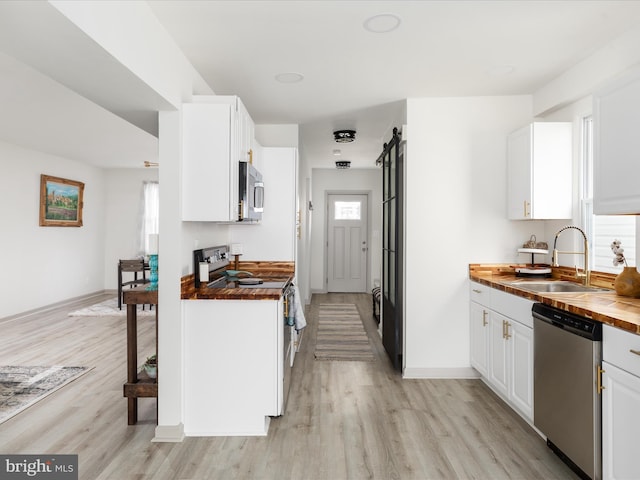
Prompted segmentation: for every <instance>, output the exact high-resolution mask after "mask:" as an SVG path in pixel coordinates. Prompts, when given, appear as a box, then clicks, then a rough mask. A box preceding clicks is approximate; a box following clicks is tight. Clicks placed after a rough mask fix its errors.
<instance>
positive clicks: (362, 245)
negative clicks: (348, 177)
mask: <svg viewBox="0 0 640 480" xmlns="http://www.w3.org/2000/svg"><path fill="white" fill-rule="evenodd" d="M328 204H329V209H328V210H329V211H328V220H327V237H328V238H327V249H328V251H327V290H328V291H329V292H366V291H367V253H368V246H367V232H368V228H367V195H362V194H330V195H329V198H328Z"/></svg>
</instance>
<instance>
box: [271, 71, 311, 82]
mask: <svg viewBox="0 0 640 480" xmlns="http://www.w3.org/2000/svg"><path fill="white" fill-rule="evenodd" d="M275 78H276V80H277V81H278V82H280V83H298V82H301V81H302V80H304V75H302V74H301V73H297V72H284V73H279V74H277V75H276V77H275Z"/></svg>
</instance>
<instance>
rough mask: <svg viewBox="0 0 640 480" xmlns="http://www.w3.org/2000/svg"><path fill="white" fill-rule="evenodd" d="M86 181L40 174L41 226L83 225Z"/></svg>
mask: <svg viewBox="0 0 640 480" xmlns="http://www.w3.org/2000/svg"><path fill="white" fill-rule="evenodd" d="M83 193H84V183H82V182H76V181H74V180H67V179H66V178H58V177H51V176H49V175H40V226H41V227H81V226H82V195H83Z"/></svg>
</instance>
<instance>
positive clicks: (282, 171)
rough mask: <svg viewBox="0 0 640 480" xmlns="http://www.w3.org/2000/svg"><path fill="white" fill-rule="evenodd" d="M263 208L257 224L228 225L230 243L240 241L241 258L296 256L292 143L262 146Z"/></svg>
mask: <svg viewBox="0 0 640 480" xmlns="http://www.w3.org/2000/svg"><path fill="white" fill-rule="evenodd" d="M260 151H261V158H260V162H261V165H262V166H261V171H262V179H263V181H264V212H263V214H262V220H261V221H260V223H259V224H258V225H257V226H254V227H251V228H247V227H246V226H245V225H242V224H237V225H231V226H230V227H229V233H230V239H231V242H233V243H242V244H243V248H244V254H243V256H242V259H243V260H256V261H258V260H259V261H287V262H294V261H295V258H296V198H297V188H296V186H297V183H298V182H297V179H298V168H297V166H298V150H297V149H296V148H293V147H262V148H261V150H260Z"/></svg>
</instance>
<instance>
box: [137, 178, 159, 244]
mask: <svg viewBox="0 0 640 480" xmlns="http://www.w3.org/2000/svg"><path fill="white" fill-rule="evenodd" d="M139 223H140V229H139V231H140V238H139V242H138V244H139V251H140V254H141V255H147V254H148V252H149V235H150V234H152V233H158V226H159V224H160V187H159V184H158V182H144V183H143V184H142V201H141V208H140V222H139Z"/></svg>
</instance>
